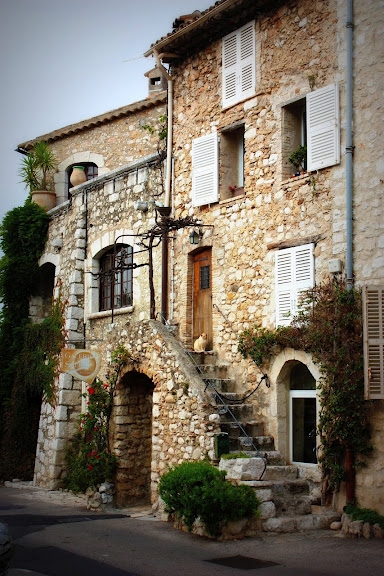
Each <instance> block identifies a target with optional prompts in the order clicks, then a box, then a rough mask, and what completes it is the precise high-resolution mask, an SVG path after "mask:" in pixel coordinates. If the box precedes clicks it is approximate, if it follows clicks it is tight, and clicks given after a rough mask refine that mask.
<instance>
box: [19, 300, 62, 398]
mask: <svg viewBox="0 0 384 576" xmlns="http://www.w3.org/2000/svg"><path fill="white" fill-rule="evenodd" d="M65 306H66V303H65V302H63V301H62V299H61V298H60V296H59V297H58V298H56V299H54V300H53V303H52V307H51V310H50V313H49V315H48V316H47V318H44V320H43V321H42V322H39V323H33V324H32V323H29V324H26V326H25V328H24V330H23V341H22V344H21V348H20V353H19V356H18V367H17V374H16V379H17V381H20V382H21V383H22V386H23V388H24V389H25V390H26V391H29V392H30V393H31V394H35V395H36V394H37V395H41V396H42V398H43V400H44V401H45V402H48V403H49V404H51V405H52V406H54V405H55V404H56V398H55V380H56V377H57V376H58V374H59V356H60V352H61V350H62V348H64V345H65V340H66V331H65V329H64V311H65Z"/></svg>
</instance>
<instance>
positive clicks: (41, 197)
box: [31, 190, 56, 211]
mask: <svg viewBox="0 0 384 576" xmlns="http://www.w3.org/2000/svg"><path fill="white" fill-rule="evenodd" d="M31 196H32V202H35V204H38V205H39V206H41V207H42V208H44V209H45V210H47V211H48V210H51V209H52V208H54V207H55V206H56V194H55V192H49V191H48V190H34V191H33V192H32V194H31Z"/></svg>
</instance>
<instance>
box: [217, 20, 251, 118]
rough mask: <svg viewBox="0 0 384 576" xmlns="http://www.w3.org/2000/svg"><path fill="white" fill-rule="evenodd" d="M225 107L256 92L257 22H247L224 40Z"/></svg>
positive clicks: (223, 87) (223, 77) (223, 76)
mask: <svg viewBox="0 0 384 576" xmlns="http://www.w3.org/2000/svg"><path fill="white" fill-rule="evenodd" d="M222 53H223V74H222V99H223V102H222V104H223V107H228V106H232V105H233V104H236V103H237V102H240V101H241V100H244V99H245V98H248V97H249V96H253V94H254V93H255V85H256V72H255V70H256V48H255V23H254V21H252V22H250V23H249V24H246V25H245V26H243V27H242V28H240V29H239V30H236V32H232V33H231V34H228V36H225V37H224V38H223V41H222Z"/></svg>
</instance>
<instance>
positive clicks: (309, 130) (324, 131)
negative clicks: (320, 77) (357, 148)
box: [281, 83, 340, 179]
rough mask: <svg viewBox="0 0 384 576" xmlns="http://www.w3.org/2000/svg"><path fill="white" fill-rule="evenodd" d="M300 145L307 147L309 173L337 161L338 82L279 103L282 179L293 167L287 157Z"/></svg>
mask: <svg viewBox="0 0 384 576" xmlns="http://www.w3.org/2000/svg"><path fill="white" fill-rule="evenodd" d="M294 124H295V125H296V126H294ZM300 145H303V146H306V147H307V153H306V159H305V166H304V169H305V170H307V171H308V172H313V171H315V170H321V169H323V168H328V167H329V166H334V165H336V164H339V163H340V105H339V87H338V84H336V83H335V84H330V85H327V86H325V87H323V88H319V89H318V90H313V91H312V92H309V93H308V94H306V95H305V96H303V97H302V98H297V99H295V100H293V101H291V102H288V103H286V104H284V105H283V106H282V138H281V146H282V148H281V150H282V173H283V179H284V178H285V177H286V178H289V177H290V176H291V175H292V171H293V170H294V168H293V167H292V166H291V165H290V163H289V160H288V158H289V157H290V155H291V154H292V152H294V151H295V150H296V149H297V148H298V147H299V146H300Z"/></svg>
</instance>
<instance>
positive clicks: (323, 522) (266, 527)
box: [261, 510, 340, 534]
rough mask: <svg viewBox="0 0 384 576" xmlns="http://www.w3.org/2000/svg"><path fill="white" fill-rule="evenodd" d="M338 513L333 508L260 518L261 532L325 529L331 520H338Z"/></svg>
mask: <svg viewBox="0 0 384 576" xmlns="http://www.w3.org/2000/svg"><path fill="white" fill-rule="evenodd" d="M339 520H340V514H338V513H337V512H334V511H333V510H328V511H323V512H321V513H318V514H304V515H293V516H277V517H272V518H266V519H265V520H262V523H261V529H262V530H263V532H277V533H280V534H281V533H288V532H302V531H304V530H326V529H329V527H330V525H331V524H332V522H338V521H339Z"/></svg>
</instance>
